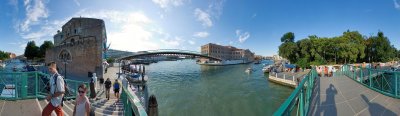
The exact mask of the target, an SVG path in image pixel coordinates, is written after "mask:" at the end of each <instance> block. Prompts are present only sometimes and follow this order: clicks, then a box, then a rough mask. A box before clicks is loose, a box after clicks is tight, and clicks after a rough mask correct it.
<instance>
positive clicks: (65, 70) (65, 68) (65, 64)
mask: <svg viewBox="0 0 400 116" xmlns="http://www.w3.org/2000/svg"><path fill="white" fill-rule="evenodd" d="M64 78H65V79H66V78H67V61H66V60H65V59H64Z"/></svg>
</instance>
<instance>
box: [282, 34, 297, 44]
mask: <svg viewBox="0 0 400 116" xmlns="http://www.w3.org/2000/svg"><path fill="white" fill-rule="evenodd" d="M281 42H283V43H286V42H294V33H293V32H287V33H285V34H284V35H283V36H282V37H281Z"/></svg>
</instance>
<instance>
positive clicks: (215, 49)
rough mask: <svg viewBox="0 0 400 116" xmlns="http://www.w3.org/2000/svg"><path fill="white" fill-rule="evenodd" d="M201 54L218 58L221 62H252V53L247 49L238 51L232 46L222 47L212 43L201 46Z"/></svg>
mask: <svg viewBox="0 0 400 116" xmlns="http://www.w3.org/2000/svg"><path fill="white" fill-rule="evenodd" d="M201 54H205V55H208V56H212V57H216V58H220V59H222V60H244V61H245V62H252V61H254V53H253V52H251V51H250V50H249V49H239V48H236V47H233V46H222V45H217V44H213V43H209V44H206V45H203V46H201Z"/></svg>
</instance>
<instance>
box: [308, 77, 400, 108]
mask: <svg viewBox="0 0 400 116" xmlns="http://www.w3.org/2000/svg"><path fill="white" fill-rule="evenodd" d="M315 83H316V85H315V88H314V92H313V95H312V98H311V99H312V100H311V107H310V110H309V115H312V116H314V115H316V116H319V115H324V116H351V115H360V116H366V115H372V116H397V115H400V99H395V98H392V97H388V96H385V95H383V94H381V93H378V92H376V91H374V90H372V89H369V88H367V87H365V86H363V85H361V84H359V83H357V82H355V81H354V80H352V79H350V78H349V77H347V76H344V75H340V76H335V77H319V79H316V82H315Z"/></svg>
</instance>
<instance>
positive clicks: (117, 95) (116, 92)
mask: <svg viewBox="0 0 400 116" xmlns="http://www.w3.org/2000/svg"><path fill="white" fill-rule="evenodd" d="M113 87H114V96H115V97H116V98H117V101H119V89H120V87H121V84H120V83H119V82H118V79H115V82H114V84H113Z"/></svg>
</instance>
